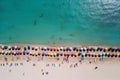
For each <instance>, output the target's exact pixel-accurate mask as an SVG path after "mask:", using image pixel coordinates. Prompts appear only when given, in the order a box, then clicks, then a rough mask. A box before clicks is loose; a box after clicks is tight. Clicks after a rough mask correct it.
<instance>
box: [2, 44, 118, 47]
mask: <svg viewBox="0 0 120 80" xmlns="http://www.w3.org/2000/svg"><path fill="white" fill-rule="evenodd" d="M0 44H3V45H20V46H25V45H32V46H51V47H68V46H69V47H120V45H91V44H72V43H71V44H70V43H56V44H53V43H49V44H48V43H45V44H37V43H0Z"/></svg>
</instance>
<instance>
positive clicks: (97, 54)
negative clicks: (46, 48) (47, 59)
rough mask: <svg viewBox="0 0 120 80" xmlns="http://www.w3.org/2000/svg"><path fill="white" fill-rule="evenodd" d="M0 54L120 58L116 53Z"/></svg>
mask: <svg viewBox="0 0 120 80" xmlns="http://www.w3.org/2000/svg"><path fill="white" fill-rule="evenodd" d="M0 54H2V55H32V56H34V55H36V56H38V55H39V56H68V57H69V56H71V57H76V56H81V57H104V56H106V57H120V54H115V53H94V52H93V53H83V52H79V53H59V52H57V53H46V52H42V53H40V52H38V53H33V52H28V51H23V52H20V51H17V52H16V51H14V52H12V51H11V52H7V51H1V52H0Z"/></svg>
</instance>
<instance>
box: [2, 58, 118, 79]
mask: <svg viewBox="0 0 120 80" xmlns="http://www.w3.org/2000/svg"><path fill="white" fill-rule="evenodd" d="M1 58H2V59H1ZM31 58H32V61H30V62H26V56H25V57H24V58H23V57H22V59H21V60H16V59H14V61H11V60H8V61H7V62H5V61H3V60H4V59H3V57H0V61H1V62H0V80H120V76H119V74H120V61H119V60H120V59H112V61H110V60H107V61H103V62H97V63H93V62H92V63H91V64H89V63H88V60H85V61H84V62H83V63H82V64H81V63H80V62H78V60H77V58H70V62H69V63H66V62H63V64H62V61H61V60H60V61H57V60H55V58H50V57H46V58H44V59H43V61H42V60H41V59H38V58H36V57H31ZM9 59H10V58H9ZM38 60H39V61H38ZM89 60H91V61H94V60H93V59H89ZM76 62H77V63H78V67H75V68H74V67H73V65H74V64H75V63H76ZM7 63H8V64H7ZM11 63H12V64H13V65H12V66H10V64H11ZM16 63H18V66H15V64H16ZM20 63H23V66H22V65H20ZM3 64H5V65H4V66H3ZM33 64H36V65H35V66H33ZM46 64H49V67H46ZM54 64H55V67H54ZM59 64H60V66H59ZM70 65H71V68H70ZM96 66H97V67H98V69H96V70H95V69H94V68H95V67H96ZM42 69H43V72H42ZM46 72H48V75H46V74H45V73H46ZM42 73H44V75H42Z"/></svg>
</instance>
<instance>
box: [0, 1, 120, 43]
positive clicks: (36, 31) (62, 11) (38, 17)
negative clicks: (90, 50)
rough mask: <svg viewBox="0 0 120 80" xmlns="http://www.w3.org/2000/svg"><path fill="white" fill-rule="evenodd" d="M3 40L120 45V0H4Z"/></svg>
mask: <svg viewBox="0 0 120 80" xmlns="http://www.w3.org/2000/svg"><path fill="white" fill-rule="evenodd" d="M0 43H42V44H48V43H50V44H51V43H54V44H55V43H68V44H69V43H72V44H91V45H95V44H97V45H120V0H0Z"/></svg>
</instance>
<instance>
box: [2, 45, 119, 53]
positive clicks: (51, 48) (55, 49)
mask: <svg viewBox="0 0 120 80" xmlns="http://www.w3.org/2000/svg"><path fill="white" fill-rule="evenodd" d="M0 48H1V49H3V50H6V49H8V50H20V49H21V47H20V46H7V45H2V46H0ZM23 49H24V51H26V50H35V51H38V50H41V51H64V52H68V51H69V52H70V51H76V52H79V51H83V52H84V51H92V52H95V51H100V52H101V51H102V52H108V51H110V52H120V48H112V47H110V48H102V47H96V48H93V47H91V48H86V47H83V48H82V47H81V48H79V47H34V46H30V45H28V46H24V47H23Z"/></svg>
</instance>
